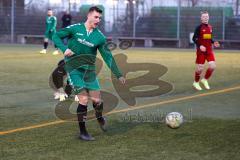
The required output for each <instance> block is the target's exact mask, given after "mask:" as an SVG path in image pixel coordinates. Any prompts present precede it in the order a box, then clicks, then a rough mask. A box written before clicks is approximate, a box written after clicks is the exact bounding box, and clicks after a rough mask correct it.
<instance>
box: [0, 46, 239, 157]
mask: <svg viewBox="0 0 240 160" xmlns="http://www.w3.org/2000/svg"><path fill="white" fill-rule="evenodd" d="M40 49H41V46H37V45H3V44H2V45H0V60H1V63H0V133H4V134H0V159H1V160H12V159H18V160H28V159H29V160H30V159H39V160H40V159H44V160H45V159H49V160H55V159H56V160H71V159H86V160H106V159H112V160H125V159H126V160H128V159H141V160H144V159H151V160H159V159H164V160H192V159H195V160H226V159H231V160H238V159H239V157H240V152H239V146H240V134H239V133H240V127H239V126H240V118H239V117H240V108H239V97H240V89H239V85H240V81H239V80H240V53H239V51H223V50H216V59H217V69H216V71H215V72H214V75H213V77H212V79H211V80H210V86H211V87H212V89H211V90H210V91H206V90H204V91H201V92H197V91H195V90H193V88H192V82H193V73H194V68H195V65H194V61H195V51H194V50H193V49H190V50H184V49H129V50H124V51H123V50H116V51H113V54H114V55H116V54H119V53H124V54H125V55H127V57H128V63H155V64H162V65H164V66H166V67H167V68H168V72H167V73H166V74H165V75H164V76H162V77H161V80H164V81H167V82H169V83H171V84H172V85H173V86H174V89H173V90H172V91H171V92H169V93H167V94H164V95H162V96H155V97H142V98H137V104H136V106H135V108H131V107H129V106H128V105H127V104H126V103H124V102H123V101H122V100H121V99H120V98H119V100H120V103H119V105H118V106H117V108H115V110H117V111H119V110H120V111H121V112H119V113H112V114H109V115H108V116H107V119H108V128H109V129H108V132H106V133H103V132H101V130H100V129H99V127H98V125H97V123H96V121H95V120H92V121H89V122H88V123H87V125H88V130H89V132H90V133H91V134H92V135H93V136H94V137H95V138H96V141H94V142H83V141H81V140H79V139H78V138H77V135H78V126H77V123H76V122H72V121H67V122H63V123H59V124H55V125H48V126H42V127H39V128H34V126H36V125H39V124H45V123H49V122H55V121H59V119H58V118H57V116H56V115H55V113H54V109H55V106H56V104H57V101H56V100H54V99H53V91H52V90H51V89H50V88H49V86H48V78H49V75H50V73H51V72H52V70H53V69H54V67H55V66H56V64H57V62H58V61H59V60H60V59H61V58H62V57H63V56H62V55H58V56H53V55H51V54H50V53H51V51H53V49H52V48H50V51H49V54H47V55H40V54H39V53H38V52H39V50H40ZM144 73H145V72H144V71H142V72H136V73H129V74H127V79H131V78H134V77H138V76H140V75H143V74H144ZM148 78H149V79H151V77H148ZM99 79H100V83H101V86H102V89H103V90H105V91H107V92H109V93H112V94H114V95H116V96H118V94H117V93H116V91H115V90H114V88H113V86H112V84H111V83H110V81H107V79H110V71H109V69H107V68H106V66H104V67H103V68H102V70H101V72H100V74H99ZM142 89H143V90H144V89H147V87H146V88H144V87H143V88H142ZM229 89H230V90H229ZM219 91H220V92H219ZM209 93H210V94H209ZM199 95H200V96H199ZM201 95H202V96H201ZM184 97H185V99H184ZM179 98H183V100H179ZM165 102H166V103H165ZM141 106H145V107H143V108H140V109H138V108H137V107H141ZM75 109H76V103H74V104H73V106H72V108H71V110H72V111H73V112H74V110H75ZM129 109H130V110H131V111H130V110H129ZM171 111H177V112H181V113H182V114H183V115H184V117H185V120H187V122H185V123H184V124H183V125H182V126H181V127H180V128H179V129H170V128H168V127H167V126H166V125H165V124H164V123H163V122H154V121H153V122H141V121H137V120H136V117H137V116H136V115H139V114H140V115H141V116H142V117H145V118H150V117H152V116H153V115H154V116H160V115H162V114H163V115H164V113H168V112H171ZM190 111H191V112H190ZM129 117H132V118H133V119H131V120H129ZM134 118H135V119H134ZM138 120H139V119H138ZM31 126H32V128H31ZM24 127H30V128H29V129H27V130H22V131H21V130H19V131H16V132H12V133H10V132H8V131H11V130H14V129H21V128H24Z"/></svg>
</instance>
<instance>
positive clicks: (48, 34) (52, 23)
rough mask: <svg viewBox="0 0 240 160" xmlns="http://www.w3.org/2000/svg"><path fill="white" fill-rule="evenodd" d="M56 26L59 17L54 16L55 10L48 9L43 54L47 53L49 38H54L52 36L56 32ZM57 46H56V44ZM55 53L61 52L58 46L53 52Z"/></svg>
mask: <svg viewBox="0 0 240 160" xmlns="http://www.w3.org/2000/svg"><path fill="white" fill-rule="evenodd" d="M56 26H57V18H56V17H55V16H53V11H52V10H51V9H48V12H47V17H46V29H45V34H44V36H45V38H44V43H43V49H42V50H41V51H40V53H42V54H46V53H47V47H48V40H49V39H50V40H52V36H53V35H54V34H55V33H56ZM55 48H56V46H55ZM52 54H53V55H57V54H59V52H58V50H57V48H56V50H55V51H54V52H53V53H52Z"/></svg>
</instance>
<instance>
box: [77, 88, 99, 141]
mask: <svg viewBox="0 0 240 160" xmlns="http://www.w3.org/2000/svg"><path fill="white" fill-rule="evenodd" d="M77 97H78V99H79V103H78V108H77V117H78V124H79V129H80V136H79V138H80V139H82V140H85V141H93V140H95V139H94V138H93V137H92V136H91V135H90V134H89V133H88V132H87V129H86V120H87V104H88V93H87V92H86V91H85V90H83V91H82V92H81V93H79V94H78V95H77Z"/></svg>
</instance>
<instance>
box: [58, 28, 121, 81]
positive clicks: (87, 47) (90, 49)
mask: <svg viewBox="0 0 240 160" xmlns="http://www.w3.org/2000/svg"><path fill="white" fill-rule="evenodd" d="M66 37H68V38H69V40H68V45H67V46H65V45H64V44H63V42H62V39H64V38H66ZM53 42H54V44H55V45H56V46H57V47H58V48H59V49H60V50H61V51H62V52H63V53H64V52H65V51H66V49H68V48H69V49H70V50H72V51H73V53H74V54H73V56H70V57H65V62H66V66H65V69H66V70H67V72H68V73H69V72H71V71H72V70H74V69H77V68H80V67H83V68H87V69H94V68H95V60H96V55H97V50H99V52H100V54H101V56H102V57H103V60H104V61H105V63H106V64H107V66H108V67H109V68H110V69H111V71H112V72H113V73H114V75H115V76H116V77H117V78H119V77H121V76H122V74H121V72H120V71H119V69H118V67H117V64H116V62H115V60H114V58H113V56H112V53H111V51H110V50H109V49H108V48H107V46H106V37H105V36H104V35H103V34H102V32H101V31H100V30H99V29H97V28H95V29H93V30H92V31H91V32H88V31H87V29H86V27H85V24H84V23H78V24H74V25H71V26H68V27H66V28H64V29H62V30H60V31H58V32H57V33H56V34H54V36H53Z"/></svg>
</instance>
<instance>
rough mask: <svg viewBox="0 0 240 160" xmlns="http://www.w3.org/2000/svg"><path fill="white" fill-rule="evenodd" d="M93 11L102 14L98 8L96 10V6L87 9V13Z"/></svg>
mask: <svg viewBox="0 0 240 160" xmlns="http://www.w3.org/2000/svg"><path fill="white" fill-rule="evenodd" d="M93 11H96V12H98V13H101V14H102V12H103V11H102V10H101V9H100V8H98V7H97V6H93V7H91V8H89V10H88V13H90V12H93Z"/></svg>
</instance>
